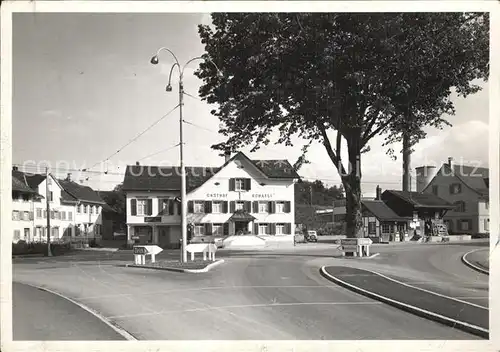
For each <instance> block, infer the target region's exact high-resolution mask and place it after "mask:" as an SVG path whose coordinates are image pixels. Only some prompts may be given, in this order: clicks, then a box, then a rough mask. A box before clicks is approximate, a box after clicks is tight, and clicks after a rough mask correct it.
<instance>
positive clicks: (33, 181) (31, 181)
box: [25, 174, 46, 189]
mask: <svg viewBox="0 0 500 352" xmlns="http://www.w3.org/2000/svg"><path fill="white" fill-rule="evenodd" d="M25 176H26V181H27V182H28V185H29V186H30V187H31V188H32V189H36V188H37V187H38V186H39V185H40V183H42V182H43V181H45V178H46V176H45V175H40V174H25Z"/></svg>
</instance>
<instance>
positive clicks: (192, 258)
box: [191, 252, 194, 261]
mask: <svg viewBox="0 0 500 352" xmlns="http://www.w3.org/2000/svg"><path fill="white" fill-rule="evenodd" d="M193 260H194V252H191V261H193Z"/></svg>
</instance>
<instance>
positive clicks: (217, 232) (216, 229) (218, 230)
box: [212, 224, 224, 236]
mask: <svg viewBox="0 0 500 352" xmlns="http://www.w3.org/2000/svg"><path fill="white" fill-rule="evenodd" d="M223 234H224V227H223V225H222V224H212V235H214V236H222V235H223Z"/></svg>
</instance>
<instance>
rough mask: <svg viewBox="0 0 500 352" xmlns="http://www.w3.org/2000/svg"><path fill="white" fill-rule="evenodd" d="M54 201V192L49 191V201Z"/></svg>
mask: <svg viewBox="0 0 500 352" xmlns="http://www.w3.org/2000/svg"><path fill="white" fill-rule="evenodd" d="M52 201H54V194H53V193H52V191H49V202H52Z"/></svg>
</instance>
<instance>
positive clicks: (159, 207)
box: [158, 198, 163, 215]
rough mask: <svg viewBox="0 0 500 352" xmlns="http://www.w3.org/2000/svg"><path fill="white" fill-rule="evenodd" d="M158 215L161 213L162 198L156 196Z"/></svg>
mask: <svg viewBox="0 0 500 352" xmlns="http://www.w3.org/2000/svg"><path fill="white" fill-rule="evenodd" d="M158 215H163V199H161V198H158Z"/></svg>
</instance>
